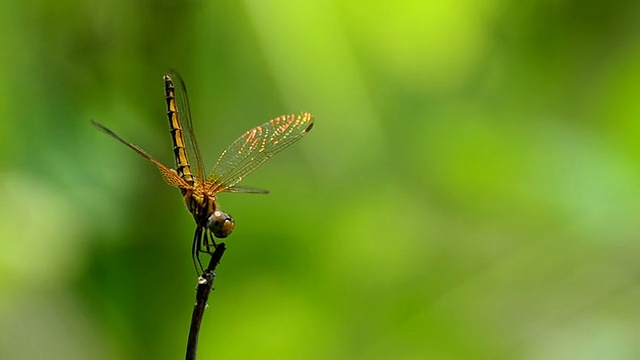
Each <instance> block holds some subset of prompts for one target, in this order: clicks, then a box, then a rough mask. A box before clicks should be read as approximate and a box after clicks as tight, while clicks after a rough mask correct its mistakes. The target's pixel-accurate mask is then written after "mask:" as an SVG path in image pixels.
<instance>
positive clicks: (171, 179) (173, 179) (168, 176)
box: [91, 119, 191, 189]
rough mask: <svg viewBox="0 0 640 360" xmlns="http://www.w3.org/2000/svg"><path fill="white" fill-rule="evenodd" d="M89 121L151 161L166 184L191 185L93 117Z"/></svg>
mask: <svg viewBox="0 0 640 360" xmlns="http://www.w3.org/2000/svg"><path fill="white" fill-rule="evenodd" d="M91 123H92V124H93V126H95V127H97V128H98V129H99V130H100V131H102V132H104V133H105V134H107V135H109V136H111V137H112V138H114V139H116V140H118V141H120V142H121V143H123V144H125V145H127V146H128V147H129V148H130V149H131V150H133V151H135V152H137V153H138V154H139V155H140V156H142V157H143V158H145V159H147V160H149V161H150V162H151V163H153V165H155V166H156V167H157V168H158V170H160V174H162V179H164V181H165V182H166V183H167V184H169V185H171V186H173V187H177V188H179V189H189V188H191V186H189V184H187V183H186V182H185V181H184V180H182V179H181V178H180V177H179V176H178V174H176V172H175V171H173V170H171V169H169V168H168V167H166V166H164V165H163V164H162V163H161V162H159V161H158V160H156V159H154V158H153V157H151V155H149V154H147V152H146V151H144V150H142V149H141V148H140V147H139V146H137V145H135V144H132V143H130V142H128V141H127V140H125V139H123V138H121V137H120V136H119V135H118V134H116V133H114V132H113V131H111V130H109V129H108V128H107V127H106V126H104V125H102V124H100V123H99V122H97V121H95V120H93V119H92V120H91Z"/></svg>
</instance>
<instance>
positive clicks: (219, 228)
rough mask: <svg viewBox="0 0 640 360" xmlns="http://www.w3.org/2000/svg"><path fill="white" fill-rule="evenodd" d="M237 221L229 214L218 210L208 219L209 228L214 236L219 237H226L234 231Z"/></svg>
mask: <svg viewBox="0 0 640 360" xmlns="http://www.w3.org/2000/svg"><path fill="white" fill-rule="evenodd" d="M235 227H236V223H235V222H234V221H233V219H232V218H231V216H229V214H227V213H225V212H223V211H220V210H216V211H214V212H213V214H211V216H209V219H208V220H207V228H209V230H211V232H213V236H215V237H217V238H226V237H227V236H229V234H231V232H233V229H234V228H235Z"/></svg>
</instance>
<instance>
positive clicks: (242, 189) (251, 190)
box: [225, 185, 269, 194]
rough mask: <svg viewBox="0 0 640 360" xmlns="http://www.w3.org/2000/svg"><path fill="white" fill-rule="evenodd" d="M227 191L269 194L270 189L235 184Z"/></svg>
mask: <svg viewBox="0 0 640 360" xmlns="http://www.w3.org/2000/svg"><path fill="white" fill-rule="evenodd" d="M225 191H226V192H232V193H243V194H268V193H269V190H265V189H258V188H253V187H248V186H237V185H236V186H234V187H230V188H228V189H226V190H225Z"/></svg>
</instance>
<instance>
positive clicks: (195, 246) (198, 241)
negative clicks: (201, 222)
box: [191, 227, 206, 273]
mask: <svg viewBox="0 0 640 360" xmlns="http://www.w3.org/2000/svg"><path fill="white" fill-rule="evenodd" d="M203 229H204V228H203V227H197V228H196V233H195V235H194V237H193V243H192V244H191V260H192V261H193V266H194V267H195V268H196V272H197V273H202V272H203V271H204V267H203V266H202V262H201V261H200V249H201V248H202V235H203V234H202V231H203ZM205 233H206V231H205Z"/></svg>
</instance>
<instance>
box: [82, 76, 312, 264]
mask: <svg viewBox="0 0 640 360" xmlns="http://www.w3.org/2000/svg"><path fill="white" fill-rule="evenodd" d="M164 92H165V98H166V108H167V118H168V119H169V130H170V133H171V140H172V142H173V155H174V158H175V164H176V167H175V169H171V168H169V167H167V166H165V165H164V164H162V163H161V162H159V161H158V160H156V159H155V158H153V157H152V156H151V155H149V154H148V153H147V152H146V151H144V150H143V149H142V148H140V147H139V146H137V145H135V144H133V143H131V142H129V141H127V140H125V139H123V138H122V137H120V136H119V135H117V134H116V133H115V132H113V131H111V130H109V129H108V128H107V127H106V126H104V125H102V124H100V123H99V122H97V121H95V120H91V123H92V124H93V125H94V126H95V127H97V128H98V129H99V130H101V131H102V132H104V133H106V134H107V135H109V136H111V137H112V138H114V139H116V140H118V141H120V142H121V143H123V144H124V145H126V146H128V147H129V148H130V149H132V150H133V151H135V152H136V153H138V154H139V155H140V156H142V157H143V158H145V159H147V160H148V161H149V162H151V163H152V164H153V165H155V166H156V167H157V168H158V170H159V171H160V174H161V175H162V178H163V179H164V181H165V182H166V183H167V184H169V185H171V186H173V187H175V188H178V189H179V190H180V193H181V194H182V196H183V198H184V202H185V204H186V206H187V209H188V210H189V212H190V213H191V214H192V215H193V219H194V220H195V223H196V230H195V234H194V237H193V242H192V245H191V257H192V260H193V263H194V266H195V267H196V270H198V269H200V270H202V269H203V267H202V262H201V261H200V254H201V253H207V254H211V249H212V248H215V247H216V242H215V239H216V238H218V239H223V238H226V237H227V236H229V234H231V232H232V231H233V230H234V229H235V221H234V220H233V218H232V217H231V216H230V215H229V214H227V213H225V212H224V211H222V210H221V209H220V207H219V205H218V199H217V195H218V194H220V193H222V192H231V193H253V194H266V193H268V191H266V190H262V189H255V188H250V187H243V186H239V185H238V184H239V183H240V182H241V181H243V180H244V179H245V178H246V176H247V175H249V174H251V173H252V172H253V171H255V170H256V169H257V168H258V167H260V166H261V165H262V164H263V163H264V162H265V161H267V160H269V159H270V158H271V157H273V156H274V155H275V154H277V153H279V152H280V151H282V150H284V149H286V148H287V147H289V146H290V145H291V144H293V143H295V142H296V141H298V140H300V138H302V137H303V136H305V135H306V134H307V133H309V132H310V131H311V129H312V128H313V125H314V119H313V116H312V115H311V114H310V113H308V112H302V113H300V114H291V115H282V116H279V117H276V118H274V119H271V120H269V121H267V122H266V123H264V124H262V125H259V126H256V127H254V128H253V129H251V130H248V131H246V132H245V133H244V134H242V135H241V136H240V137H239V138H238V139H237V140H236V141H234V142H233V143H232V144H231V145H229V147H227V149H226V150H224V151H223V152H222V154H221V155H220V156H219V157H218V161H217V162H216V164H215V166H214V167H213V169H212V170H211V172H210V173H209V174H208V175H206V176H205V170H204V163H203V160H202V156H201V155H200V149H199V147H198V142H197V140H196V134H195V131H194V129H193V122H192V117H191V110H190V106H189V99H188V96H187V88H186V85H185V82H184V80H183V79H182V77H181V76H180V75H179V74H178V72H177V71H175V70H171V71H169V72H168V73H167V74H165V75H164ZM190 158H191V159H192V160H193V161H191V162H190V161H189V159H190Z"/></svg>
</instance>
